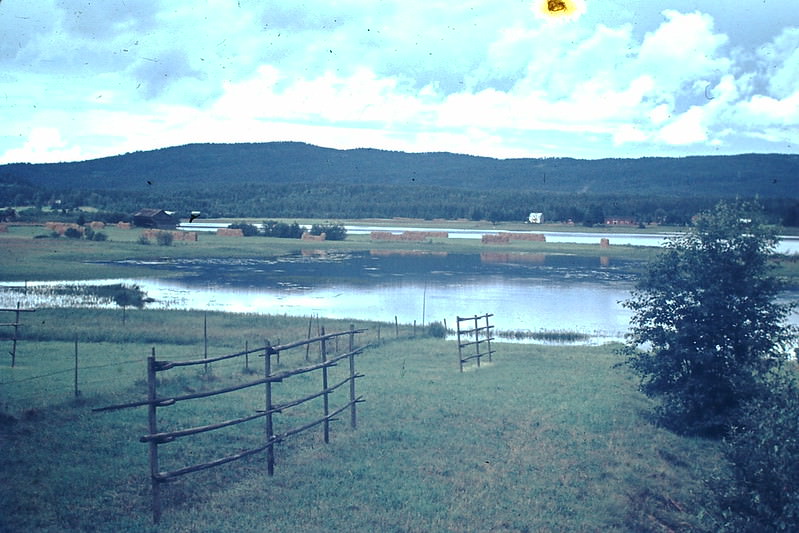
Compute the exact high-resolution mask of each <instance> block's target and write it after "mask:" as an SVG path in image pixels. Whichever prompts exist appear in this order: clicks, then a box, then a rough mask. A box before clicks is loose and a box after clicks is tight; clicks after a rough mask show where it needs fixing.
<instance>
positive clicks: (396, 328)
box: [394, 315, 399, 339]
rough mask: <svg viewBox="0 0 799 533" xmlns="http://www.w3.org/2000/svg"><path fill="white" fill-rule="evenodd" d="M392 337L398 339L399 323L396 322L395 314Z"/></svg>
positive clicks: (395, 316)
mask: <svg viewBox="0 0 799 533" xmlns="http://www.w3.org/2000/svg"><path fill="white" fill-rule="evenodd" d="M394 337H396V338H398V339H399V323H398V322H397V315H394Z"/></svg>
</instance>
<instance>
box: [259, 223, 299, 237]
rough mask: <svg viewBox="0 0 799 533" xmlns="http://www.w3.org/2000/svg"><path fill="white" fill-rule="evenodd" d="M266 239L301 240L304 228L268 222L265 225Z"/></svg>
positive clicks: (264, 233) (296, 225) (294, 224)
mask: <svg viewBox="0 0 799 533" xmlns="http://www.w3.org/2000/svg"><path fill="white" fill-rule="evenodd" d="M263 228H264V229H263V235H264V237H279V238H281V239H299V238H300V237H302V228H301V227H300V225H299V224H297V223H296V222H294V223H293V224H286V223H285V222H278V221H277V220H266V221H264V223H263Z"/></svg>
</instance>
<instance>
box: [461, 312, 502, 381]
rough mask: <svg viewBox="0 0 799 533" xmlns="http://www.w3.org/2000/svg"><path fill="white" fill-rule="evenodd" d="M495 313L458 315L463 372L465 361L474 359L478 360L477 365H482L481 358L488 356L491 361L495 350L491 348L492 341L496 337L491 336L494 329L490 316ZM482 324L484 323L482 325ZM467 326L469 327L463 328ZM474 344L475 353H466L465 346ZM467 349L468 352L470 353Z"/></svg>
mask: <svg viewBox="0 0 799 533" xmlns="http://www.w3.org/2000/svg"><path fill="white" fill-rule="evenodd" d="M492 316H494V315H493V314H485V315H474V316H473V317H457V331H458V366H459V367H460V370H461V372H463V363H466V362H468V361H470V360H472V359H476V360H477V366H478V367H479V366H480V359H481V358H483V357H488V360H489V362H490V361H491V356H492V355H493V354H494V350H492V349H491V341H492V340H494V337H492V336H491V330H492V329H494V326H492V325H491V324H490V322H489V320H488V319H489V318H491V317H492ZM481 324H482V325H481ZM463 328H467V329H463ZM471 346H474V353H472V354H471V355H464V348H469V347H471ZM468 351H469V350H467V352H466V353H468Z"/></svg>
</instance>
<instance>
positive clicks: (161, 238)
mask: <svg viewBox="0 0 799 533" xmlns="http://www.w3.org/2000/svg"><path fill="white" fill-rule="evenodd" d="M174 239H175V237H174V236H173V235H172V233H170V232H168V231H159V232H158V233H157V234H156V235H155V240H156V242H158V244H159V245H161V246H172V241H173V240H174Z"/></svg>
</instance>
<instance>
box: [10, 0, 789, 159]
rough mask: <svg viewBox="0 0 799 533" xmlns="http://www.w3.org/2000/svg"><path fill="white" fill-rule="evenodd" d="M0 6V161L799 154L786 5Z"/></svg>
mask: <svg viewBox="0 0 799 533" xmlns="http://www.w3.org/2000/svg"><path fill="white" fill-rule="evenodd" d="M554 4H563V5H564V6H565V7H567V8H568V9H566V10H565V11H564V10H561V11H562V12H560V13H557V12H555V13H554V14H558V15H562V16H558V17H554V16H549V14H550V12H549V11H548V7H547V6H549V5H550V3H549V2H547V1H546V0H545V1H543V2H541V1H530V0H526V1H522V0H491V1H487V0H486V1H477V0H459V1H458V2H454V1H451V0H423V1H416V0H400V1H393V0H385V1H381V0H320V1H306V2H303V1H295V0H280V1H272V0H207V1H206V0H169V1H166V0H164V1H159V0H95V1H81V0H69V1H56V0H0V163H11V162H32V163H41V162H60V161H78V160H86V159H93V158H98V157H105V156H111V155H117V154H122V153H127V152H134V151H139V150H151V149H156V148H163V147H168V146H178V145H183V144H188V143H206V142H212V143H234V142H267V141H301V142H306V143H310V144H315V145H319V146H325V147H331V148H342V149H345V148H379V149H386V150H401V151H407V152H441V151H445V152H455V153H465V154H474V155H481V156H490V157H497V158H513V157H577V158H588V159H596V158H604V157H644V156H684V155H711V154H737V153H751V152H760V153H799V9H797V7H796V4H795V0H783V1H778V0H705V1H684V0H663V1H660V0H567V1H565V2H554Z"/></svg>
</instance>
